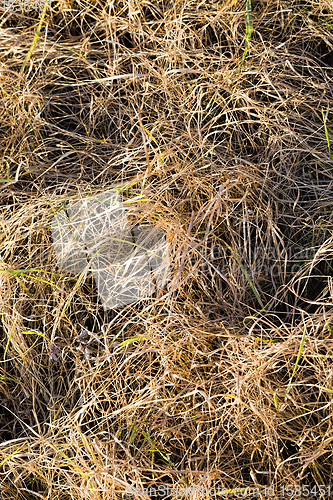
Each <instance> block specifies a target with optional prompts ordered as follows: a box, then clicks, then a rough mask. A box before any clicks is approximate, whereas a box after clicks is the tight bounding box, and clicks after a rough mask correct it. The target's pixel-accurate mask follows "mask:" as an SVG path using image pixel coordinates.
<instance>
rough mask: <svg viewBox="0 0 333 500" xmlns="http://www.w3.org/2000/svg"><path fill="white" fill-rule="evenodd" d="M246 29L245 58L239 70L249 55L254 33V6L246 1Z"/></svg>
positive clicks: (249, 1) (248, 0)
mask: <svg viewBox="0 0 333 500" xmlns="http://www.w3.org/2000/svg"><path fill="white" fill-rule="evenodd" d="M245 29H246V36H245V49H244V54H243V58H242V60H241V63H240V65H239V68H240V67H241V65H242V64H243V62H244V61H245V58H246V55H247V53H248V50H249V43H250V39H251V36H252V32H253V19H252V4H251V0H246V7H245Z"/></svg>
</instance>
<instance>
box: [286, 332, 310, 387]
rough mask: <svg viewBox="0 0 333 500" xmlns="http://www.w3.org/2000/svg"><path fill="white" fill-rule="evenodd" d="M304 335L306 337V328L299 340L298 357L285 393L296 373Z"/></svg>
mask: <svg viewBox="0 0 333 500" xmlns="http://www.w3.org/2000/svg"><path fill="white" fill-rule="evenodd" d="M305 335H306V328H304V332H303V336H302V340H301V345H300V346H299V350H298V355H297V359H296V363H295V366H294V369H293V373H292V374H291V377H290V380H289V384H288V387H287V393H288V392H289V390H290V387H291V382H292V380H293V377H294V375H295V373H296V370H297V366H298V363H299V360H300V359H301V355H302V350H303V346H304V342H305Z"/></svg>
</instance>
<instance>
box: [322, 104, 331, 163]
mask: <svg viewBox="0 0 333 500" xmlns="http://www.w3.org/2000/svg"><path fill="white" fill-rule="evenodd" d="M321 113H322V115H323V121H324V127H325V136H326V141H327V148H328V154H329V155H330V160H331V159H332V154H331V147H330V138H329V136H328V130H327V125H326V118H325V115H324V111H323V110H321Z"/></svg>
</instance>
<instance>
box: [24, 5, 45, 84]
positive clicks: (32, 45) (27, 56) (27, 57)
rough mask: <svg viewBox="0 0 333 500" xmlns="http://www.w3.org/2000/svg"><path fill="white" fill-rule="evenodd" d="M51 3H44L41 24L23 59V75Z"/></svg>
mask: <svg viewBox="0 0 333 500" xmlns="http://www.w3.org/2000/svg"><path fill="white" fill-rule="evenodd" d="M48 5H49V0H46V1H45V4H44V9H43V12H42V15H41V16H40V21H39V24H38V27H37V31H36V33H35V36H34V38H33V40H32V43H31V45H30V48H29V50H28V53H27V55H26V56H25V59H24V61H23V64H22V66H21V69H20V75H22V73H23V71H24V68H25V67H26V65H27V63H28V62H29V60H30V57H31V54H32V53H33V51H34V48H35V46H36V43H37V40H38V37H39V33H40V30H41V29H42V26H43V22H44V18H45V15H46V11H47V7H48Z"/></svg>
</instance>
